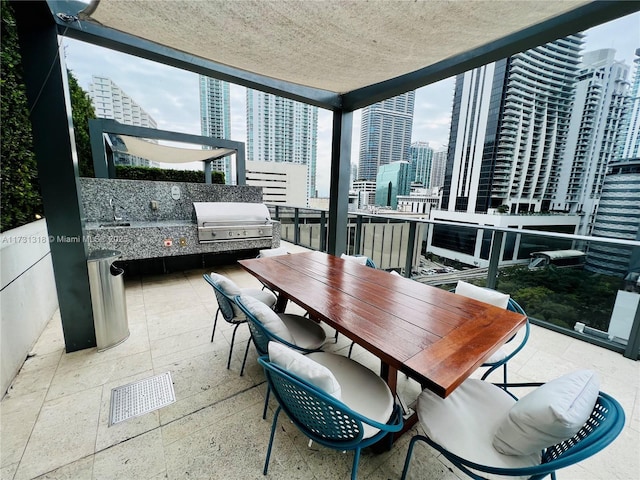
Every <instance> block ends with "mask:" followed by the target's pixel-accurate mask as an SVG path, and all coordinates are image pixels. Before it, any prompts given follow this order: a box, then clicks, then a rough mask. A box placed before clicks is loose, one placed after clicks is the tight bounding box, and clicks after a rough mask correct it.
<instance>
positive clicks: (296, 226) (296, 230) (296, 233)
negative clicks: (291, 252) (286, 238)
mask: <svg viewBox="0 0 640 480" xmlns="http://www.w3.org/2000/svg"><path fill="white" fill-rule="evenodd" d="M293 243H294V244H295V245H300V211H299V209H298V207H296V208H294V209H293Z"/></svg>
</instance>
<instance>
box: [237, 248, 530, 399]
mask: <svg viewBox="0 0 640 480" xmlns="http://www.w3.org/2000/svg"><path fill="white" fill-rule="evenodd" d="M239 263H240V265H241V266H242V268H244V269H245V270H247V271H248V272H250V273H251V274H252V275H254V276H255V277H256V278H258V279H259V280H260V281H261V282H262V283H263V284H265V285H266V286H268V287H269V288H271V289H273V290H274V291H275V292H277V293H278V304H277V305H276V309H277V310H279V311H284V308H285V307H286V304H287V302H288V301H292V302H294V303H296V304H297V305H299V306H300V307H302V308H303V309H305V310H306V311H308V312H309V314H310V316H311V318H314V319H317V320H320V321H323V322H326V323H327V324H328V325H329V326H331V327H333V328H334V329H336V330H337V331H338V332H340V333H341V334H343V335H345V336H346V337H348V338H349V339H351V340H353V341H354V342H356V343H357V344H358V345H360V346H361V347H363V348H364V349H366V350H368V351H369V352H371V353H372V354H374V355H375V356H376V357H378V358H379V359H380V361H381V375H382V376H383V377H384V379H385V381H386V382H387V383H388V385H389V387H390V388H391V390H392V392H393V393H394V394H396V387H397V374H398V372H403V373H405V374H407V375H408V376H409V377H411V378H413V379H415V380H416V381H418V382H420V384H421V385H422V387H423V388H429V389H431V390H432V391H434V392H435V393H436V394H438V395H440V396H441V397H446V396H447V395H449V394H450V393H451V392H453V391H454V390H455V388H456V387H457V386H458V385H460V384H461V383H462V382H463V381H464V380H465V379H466V378H468V377H469V376H470V375H471V374H472V373H473V372H474V371H475V370H476V369H477V368H478V367H479V366H480V365H482V363H483V362H484V361H485V360H487V359H488V358H489V357H490V356H491V355H492V354H493V353H494V352H495V351H496V350H498V349H499V348H500V346H502V345H503V344H504V343H505V342H506V341H507V340H508V339H509V338H511V337H512V336H513V335H514V334H515V333H516V331H517V330H518V329H519V328H520V327H522V326H523V325H524V324H525V322H526V316H524V315H521V314H519V313H515V312H511V311H508V310H506V309H503V308H498V307H495V306H493V305H489V304H487V303H484V302H480V301H477V300H473V299H470V298H467V297H463V296H461V295H456V294H454V293H451V292H448V291H445V290H442V289H439V288H436V287H432V286H428V285H423V284H421V283H419V282H416V281H413V280H410V279H408V278H404V277H401V276H396V275H391V274H390V273H388V272H385V271H383V270H376V269H374V268H370V267H366V266H364V265H360V264H359V263H357V262H353V261H350V260H344V259H342V258H339V257H336V256H333V255H329V254H326V253H322V252H315V251H314V252H304V253H295V254H290V255H281V256H276V257H265V258H256V259H249V260H240V261H239Z"/></svg>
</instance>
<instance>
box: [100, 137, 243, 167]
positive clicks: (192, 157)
mask: <svg viewBox="0 0 640 480" xmlns="http://www.w3.org/2000/svg"><path fill="white" fill-rule="evenodd" d="M117 138H119V139H120V140H121V141H122V143H123V144H120V142H113V144H112V146H111V147H112V149H113V151H115V152H119V153H128V154H129V155H135V156H137V157H141V158H146V159H147V160H152V161H154V162H161V163H189V162H198V161H206V160H215V159H216V158H222V157H226V156H227V155H231V154H234V153H236V151H235V150H232V149H230V148H214V149H209V150H196V149H192V148H179V147H172V146H169V145H159V144H157V143H152V142H149V141H147V140H143V139H140V138H136V137H131V136H129V135H118V136H117ZM123 147H124V148H123Z"/></svg>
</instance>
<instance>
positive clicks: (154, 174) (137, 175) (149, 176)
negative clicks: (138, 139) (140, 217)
mask: <svg viewBox="0 0 640 480" xmlns="http://www.w3.org/2000/svg"><path fill="white" fill-rule="evenodd" d="M116 177H117V178H121V179H126V180H153V181H163V182H190V183H205V179H204V172H203V171H199V170H169V169H164V168H152V167H132V166H129V165H116ZM211 182H212V183H216V184H222V185H223V184H224V173H222V172H211Z"/></svg>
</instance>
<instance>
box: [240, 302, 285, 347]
mask: <svg viewBox="0 0 640 480" xmlns="http://www.w3.org/2000/svg"><path fill="white" fill-rule="evenodd" d="M240 301H241V302H242V304H243V305H244V306H245V307H247V310H249V312H251V314H252V315H253V316H254V317H255V318H256V320H258V321H259V322H260V323H261V324H262V325H263V326H264V328H266V329H267V330H268V331H269V332H271V333H273V334H274V335H277V336H278V337H280V338H281V339H282V340H284V341H286V342H289V343H294V341H293V337H292V336H291V334H290V333H289V329H288V328H287V326H286V325H285V324H284V323H283V322H282V320H281V319H280V317H279V316H278V314H277V313H276V312H274V311H273V310H271V309H270V308H269V307H268V306H266V305H265V304H264V303H262V302H261V301H260V300H257V299H255V298H253V297H250V296H248V295H241V296H240Z"/></svg>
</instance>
